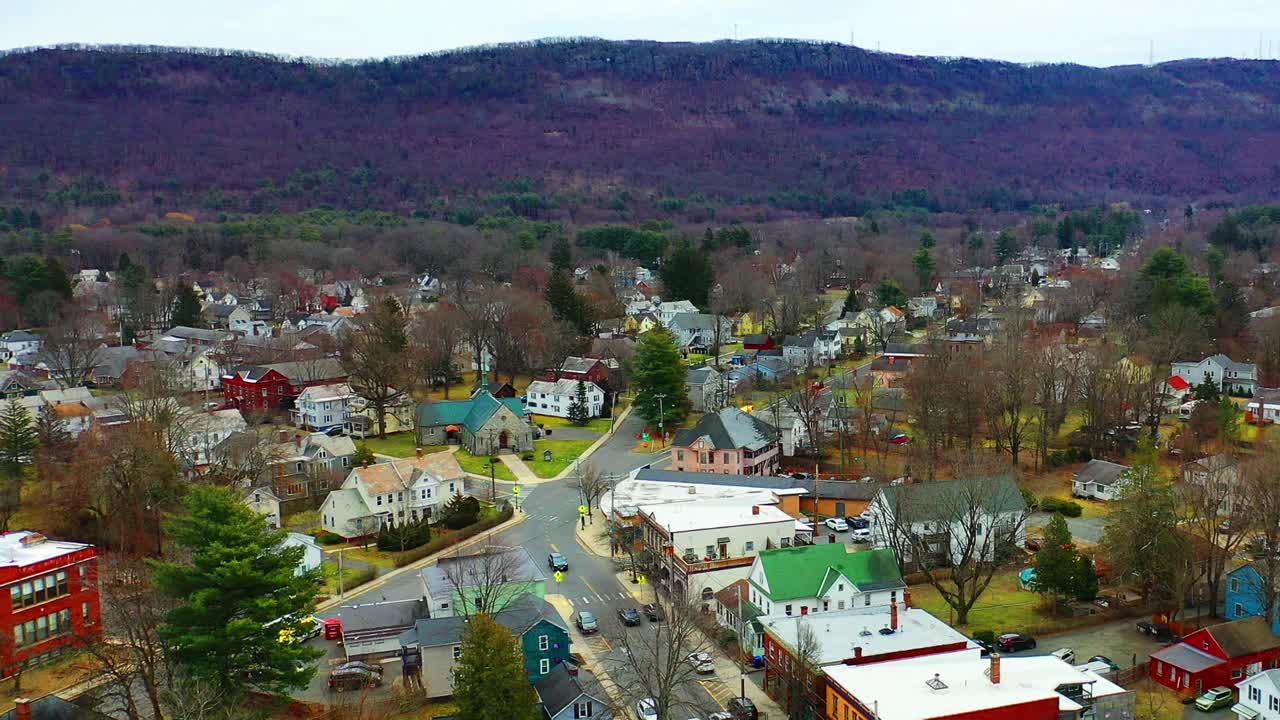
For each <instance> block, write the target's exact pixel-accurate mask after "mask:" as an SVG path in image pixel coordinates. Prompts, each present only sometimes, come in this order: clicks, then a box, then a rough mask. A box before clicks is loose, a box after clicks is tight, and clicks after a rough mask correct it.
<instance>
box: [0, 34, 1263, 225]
mask: <svg viewBox="0 0 1280 720" xmlns="http://www.w3.org/2000/svg"><path fill="white" fill-rule="evenodd" d="M0 139H2V140H0V205H4V204H5V203H6V202H7V203H8V204H9V205H16V204H20V205H22V206H23V207H31V208H33V209H35V208H38V209H40V211H41V212H43V214H44V216H45V217H63V216H68V215H69V214H70V211H72V210H74V209H76V208H95V212H97V213H99V214H109V213H110V212H115V213H126V214H127V213H132V214H133V219H137V218H138V217H139V216H140V215H141V214H144V213H156V212H157V211H159V212H167V211H186V212H195V213H202V212H206V211H207V212H220V211H240V212H244V211H248V212H266V211H287V210H297V209H303V208H309V207H316V206H332V207H338V208H344V209H364V208H380V209H389V210H396V211H402V212H414V211H416V212H417V213H418V214H419V216H424V217H431V218H438V219H448V220H462V221H464V222H465V220H466V219H467V218H468V216H469V214H479V213H484V212H492V211H493V210H494V209H495V208H498V209H500V208H504V207H505V208H509V209H510V210H511V211H512V212H514V213H516V214H519V215H524V216H526V217H530V218H535V219H548V218H554V219H567V220H570V221H582V220H610V219H631V218H637V217H646V216H668V217H671V218H672V219H675V220H677V221H679V220H688V221H692V222H703V221H705V220H706V219H708V218H709V216H711V215H712V214H714V213H716V212H717V211H719V212H720V213H721V214H720V217H721V218H724V217H726V216H738V217H744V218H747V219H752V218H754V219H764V218H766V217H781V216H785V215H787V214H804V215H847V214H857V213H860V212H863V211H865V210H866V209H868V208H870V207H878V206H886V205H897V206H915V207H925V208H929V209H933V210H938V209H946V210H966V209H970V208H977V207H991V208H995V209H1020V208H1023V207H1027V206H1028V205H1030V204H1032V203H1037V202H1052V201H1062V202H1065V203H1067V204H1069V205H1077V206H1084V205H1090V204H1096V203H1099V202H1106V201H1113V200H1139V201H1142V202H1160V203H1165V202H1168V203H1174V202H1182V201H1188V200H1189V201H1196V200H1220V201H1228V202H1237V203H1243V202H1244V201H1246V200H1255V199H1259V198H1270V197H1275V196H1276V195H1277V194H1280V73H1277V71H1276V69H1275V63H1272V62H1250V61H1185V62H1177V63H1167V64H1163V65H1159V66H1156V67H1150V68H1147V67H1117V68H1108V69H1093V68H1085V67H1080V66H1071V65H1042V66H1022V65H1015V64H1010V63H1000V62H989V61H978V60H963V59H935V58H916V57H906V56H898V55H889V54H880V53H873V52H868V51H864V50H861V49H858V48H854V47H850V46H842V45H834V44H816V43H804V42H794V41H776V42H769V41H752V42H737V43H735V42H722V43H712V44H662V43H654V42H606V41H599V40H565V41H547V42H537V43H530V44H524V45H510V46H499V47H489V48H479V49H468V50H459V51H454V52H446V53H439V54H433V55H427V56H421V57H412V58H398V59H389V60H383V61H376V62H366V63H313V62H303V61H299V60H284V59H277V58H271V57H265V56H258V55H252V54H246V53H229V52H228V53H221V52H193V51H183V50H176V49H167V48H103V49H56V50H53V49H49V50H38V51H33V52H14V53H10V54H8V55H5V56H3V57H0ZM126 219H128V218H127V217H126Z"/></svg>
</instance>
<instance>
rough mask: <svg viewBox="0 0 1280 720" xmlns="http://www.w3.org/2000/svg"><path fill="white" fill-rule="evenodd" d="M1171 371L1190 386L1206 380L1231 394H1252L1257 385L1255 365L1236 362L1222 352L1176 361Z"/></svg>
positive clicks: (1256, 368) (1256, 367)
mask: <svg viewBox="0 0 1280 720" xmlns="http://www.w3.org/2000/svg"><path fill="white" fill-rule="evenodd" d="M1171 371H1172V374H1173V375H1175V376H1177V377H1180V378H1182V379H1184V380H1186V381H1187V383H1189V384H1190V385H1191V386H1192V387H1194V386H1196V385H1200V384H1202V383H1206V382H1208V383H1211V384H1213V385H1216V386H1217V387H1218V389H1220V390H1221V391H1222V392H1224V393H1230V394H1232V395H1245V394H1252V393H1253V391H1254V390H1256V389H1257V387H1258V366H1257V365H1254V364H1253V363H1242V362H1236V361H1235V360H1232V359H1231V358H1229V357H1227V356H1226V355H1223V354H1222V353H1218V354H1217V355H1210V356H1209V357H1207V358H1204V359H1203V360H1199V361H1195V362H1176V363H1174V364H1173V365H1172V367H1171Z"/></svg>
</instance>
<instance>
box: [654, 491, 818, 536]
mask: <svg viewBox="0 0 1280 720" xmlns="http://www.w3.org/2000/svg"><path fill="white" fill-rule="evenodd" d="M753 508H758V511H754V510H753ZM640 512H642V513H644V514H645V515H648V516H649V519H650V520H651V521H653V523H654V524H655V525H658V526H660V527H662V528H664V529H665V530H666V531H667V532H673V533H678V532H688V531H690V530H710V529H713V528H728V527H742V526H744V525H769V524H772V523H779V522H787V523H791V524H792V527H794V526H795V525H794V523H795V521H796V519H795V518H793V517H791V516H790V515H788V514H786V513H784V512H782V510H780V509H779V508H778V506H777V505H762V504H760V503H756V502H752V501H751V500H750V499H746V498H734V499H730V500H714V501H707V502H699V503H687V502H685V503H663V504H660V505H641V506H640Z"/></svg>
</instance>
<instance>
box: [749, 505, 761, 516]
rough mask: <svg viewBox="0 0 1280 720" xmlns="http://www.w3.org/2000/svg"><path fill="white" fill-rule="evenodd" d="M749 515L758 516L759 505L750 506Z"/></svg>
mask: <svg viewBox="0 0 1280 720" xmlns="http://www.w3.org/2000/svg"><path fill="white" fill-rule="evenodd" d="M751 514H752V515H759V514H760V506H759V505H752V506H751Z"/></svg>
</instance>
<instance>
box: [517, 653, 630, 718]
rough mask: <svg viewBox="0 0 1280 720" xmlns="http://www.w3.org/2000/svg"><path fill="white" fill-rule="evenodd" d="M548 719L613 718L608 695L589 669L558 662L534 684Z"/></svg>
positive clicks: (543, 713)
mask: <svg viewBox="0 0 1280 720" xmlns="http://www.w3.org/2000/svg"><path fill="white" fill-rule="evenodd" d="M533 690H534V692H536V693H537V694H538V704H539V707H540V708H541V709H542V717H543V718H544V719H545V720H610V718H612V717H613V712H612V711H611V710H610V707H611V703H610V701H609V696H608V695H607V694H606V693H605V690H604V686H602V685H601V684H600V682H599V681H598V680H596V677H595V675H592V674H591V671H590V670H587V669H586V668H581V667H578V666H576V665H574V664H572V663H559V664H557V665H555V666H554V667H552V668H551V672H549V673H547V674H546V675H544V676H543V678H542V679H541V680H539V681H537V682H536V683H534V684H533Z"/></svg>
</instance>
